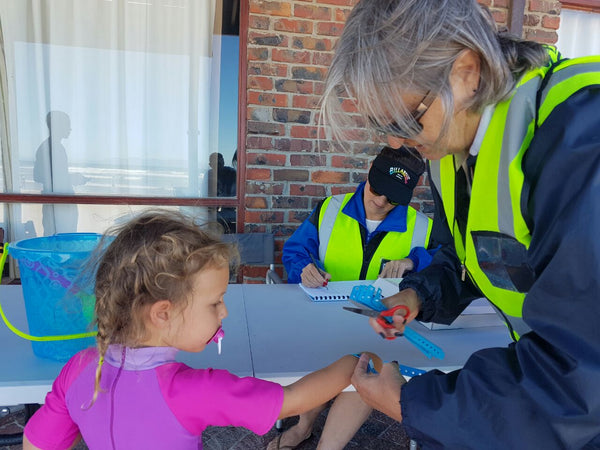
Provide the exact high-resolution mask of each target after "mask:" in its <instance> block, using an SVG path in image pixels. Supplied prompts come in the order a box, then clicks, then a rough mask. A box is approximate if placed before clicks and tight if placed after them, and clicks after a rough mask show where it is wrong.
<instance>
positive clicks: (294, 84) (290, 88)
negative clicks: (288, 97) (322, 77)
mask: <svg viewBox="0 0 600 450" xmlns="http://www.w3.org/2000/svg"><path fill="white" fill-rule="evenodd" d="M313 86H314V83H313V82H312V81H305V80H290V79H287V78H282V79H280V80H275V89H276V90H278V91H280V92H293V93H298V94H312V93H313Z"/></svg>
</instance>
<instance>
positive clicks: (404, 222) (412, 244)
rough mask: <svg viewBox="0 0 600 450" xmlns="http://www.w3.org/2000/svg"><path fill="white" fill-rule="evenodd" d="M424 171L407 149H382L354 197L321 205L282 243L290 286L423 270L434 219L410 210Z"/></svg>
mask: <svg viewBox="0 0 600 450" xmlns="http://www.w3.org/2000/svg"><path fill="white" fill-rule="evenodd" d="M424 170H425V163H424V162H423V160H422V158H421V157H420V156H418V155H417V154H416V153H414V152H412V151H411V150H410V149H408V148H400V149H392V148H390V147H385V148H383V149H382V150H381V152H380V153H379V155H378V156H377V157H376V158H375V160H374V161H373V164H372V165H371V169H370V170H369V175H368V179H367V180H366V181H365V182H363V183H361V184H360V185H359V186H358V188H357V189H356V191H355V192H354V193H348V194H340V195H334V196H331V197H327V198H326V199H324V200H323V201H321V202H320V203H319V204H318V205H317V207H316V208H315V210H314V211H313V213H312V214H311V216H310V217H309V218H308V219H307V220H305V221H304V223H303V224H302V225H301V226H300V227H299V228H298V229H297V230H296V231H295V232H294V234H293V235H292V236H291V237H290V238H289V239H288V240H287V241H286V243H285V245H284V246H283V258H282V260H283V264H284V266H285V269H286V271H287V276H288V278H287V280H288V283H300V282H302V284H304V285H305V286H307V287H317V286H323V285H326V284H327V282H328V281H329V280H332V281H343V280H370V279H375V278H377V277H378V276H380V277H387V278H398V277H402V276H403V274H404V273H405V272H410V271H419V270H421V269H422V268H424V267H426V266H427V265H428V264H429V262H430V261H431V254H430V252H428V251H427V250H426V247H427V246H428V244H429V235H430V232H431V224H432V221H431V219H429V218H428V217H427V216H425V215H424V214H422V213H420V212H418V211H416V210H415V209H414V208H412V207H411V206H409V203H410V200H411V198H412V194H413V189H414V188H415V186H416V185H417V183H418V181H419V178H420V177H421V175H422V173H423V172H424ZM316 265H319V266H320V267H317V266H316Z"/></svg>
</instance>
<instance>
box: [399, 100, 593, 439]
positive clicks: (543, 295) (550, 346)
mask: <svg viewBox="0 0 600 450" xmlns="http://www.w3.org/2000/svg"><path fill="white" fill-rule="evenodd" d="M599 110H600V89H597V88H596V89H593V88H589V89H584V90H581V91H579V92H578V93H576V94H574V95H573V96H571V97H570V98H569V99H568V100H567V101H565V102H563V103H562V104H561V105H559V106H557V107H556V108H555V109H554V111H553V112H552V113H551V115H550V116H549V117H548V118H547V119H546V121H545V122H544V124H543V125H542V126H541V127H540V128H539V130H537V132H536V135H535V136H534V138H533V140H532V143H531V145H530V148H529V150H528V151H527V154H526V158H525V159H524V161H523V170H524V174H525V181H526V184H527V186H526V187H527V189H526V190H525V196H524V198H523V205H525V206H526V208H527V213H526V215H527V217H528V221H529V223H530V226H531V227H532V241H531V244H530V247H529V251H528V258H529V264H530V266H531V267H532V268H533V269H534V271H535V274H536V279H535V281H534V284H533V286H532V287H531V289H530V290H529V292H528V294H527V296H526V298H525V303H524V306H523V319H524V320H525V322H526V323H527V324H528V325H529V326H530V327H531V329H532V331H531V332H529V333H527V334H525V335H523V336H522V337H521V339H520V340H519V341H518V342H517V343H514V344H511V345H509V346H508V347H507V348H489V349H485V350H481V351H479V352H476V353H475V354H473V355H472V356H471V357H470V358H469V360H468V361H467V362H466V364H465V365H464V368H463V369H462V370H459V371H455V372H452V373H449V374H443V373H441V372H438V371H433V372H429V373H427V374H424V375H421V376H419V377H414V378H412V379H411V380H410V381H409V382H408V383H407V384H406V385H404V386H403V388H402V395H401V405H402V413H403V420H404V425H405V427H406V430H407V432H408V434H409V436H410V437H411V438H413V439H416V440H417V441H418V442H419V443H421V444H422V446H423V448H425V449H427V448H442V447H444V448H486V449H490V448H503V449H506V448H523V449H530V448H543V449H565V448H569V449H570V448H573V449H575V448H577V449H579V448H589V449H591V448H600V388H599V387H598V383H599V382H600V331H599V330H600V328H599V325H598V324H600V294H599V293H600V276H599V274H600V240H599V239H598V230H600V131H599V130H600V114H598V111H599ZM436 257H437V255H436ZM426 270H427V269H426ZM424 272H425V271H424ZM417 275H418V274H417ZM455 293H456V292H455V291H451V294H452V295H455Z"/></svg>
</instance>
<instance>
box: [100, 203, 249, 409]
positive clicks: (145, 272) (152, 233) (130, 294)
mask: <svg viewBox="0 0 600 450" xmlns="http://www.w3.org/2000/svg"><path fill="white" fill-rule="evenodd" d="M114 235H116V236H115V237H114V240H113V241H112V242H111V243H110V245H108V247H107V248H106V250H104V251H102V254H101V255H99V256H98V257H97V259H98V260H99V261H98V263H97V272H96V285H95V295H96V306H95V313H96V314H95V316H96V325H97V326H98V335H97V337H96V343H97V347H98V353H99V355H100V361H99V364H98V368H97V370H96V381H95V387H94V397H93V399H92V404H93V403H94V401H95V400H96V398H97V396H98V392H99V389H100V377H101V372H102V362H103V360H104V355H105V353H106V350H107V348H108V346H109V345H110V344H120V345H123V346H129V347H132V346H136V345H139V343H141V342H143V341H144V340H145V339H146V337H147V335H146V333H147V330H146V329H145V326H144V316H143V311H144V310H145V309H146V307H147V306H149V305H152V304H153V303H154V302H156V301H159V300H164V299H169V300H170V301H171V302H173V303H174V304H175V305H176V306H177V307H180V308H184V307H185V306H186V304H187V300H188V298H189V295H188V294H189V293H190V292H191V290H192V277H193V276H194V275H195V274H197V273H198V272H200V271H201V270H203V269H205V268H221V267H227V266H229V267H230V268H235V267H236V266H237V262H238V260H239V254H238V251H237V249H236V247H235V246H234V245H232V244H228V243H224V242H222V241H221V240H220V239H219V237H218V236H217V235H213V234H212V233H209V232H206V231H203V230H202V229H201V228H200V227H199V226H198V225H197V224H196V223H195V222H194V220H193V219H191V218H189V217H187V216H185V215H183V214H181V213H177V212H172V211H163V210H155V211H149V212H145V213H143V214H142V215H140V216H138V217H136V218H134V219H133V220H131V221H129V222H127V223H125V224H124V225H121V226H117V227H115V228H113V229H111V230H110V231H109V232H107V234H106V235H105V238H104V239H105V241H104V242H103V243H101V244H100V245H99V248H104V247H105V246H106V240H108V239H111V236H114Z"/></svg>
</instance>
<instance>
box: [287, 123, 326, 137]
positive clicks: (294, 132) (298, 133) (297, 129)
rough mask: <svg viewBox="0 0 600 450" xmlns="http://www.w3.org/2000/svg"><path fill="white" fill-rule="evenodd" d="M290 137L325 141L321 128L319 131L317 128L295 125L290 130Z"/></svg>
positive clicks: (323, 131)
mask: <svg viewBox="0 0 600 450" xmlns="http://www.w3.org/2000/svg"><path fill="white" fill-rule="evenodd" d="M317 132H318V134H319V135H318V136H317ZM290 136H291V137H293V138H302V139H317V138H318V139H325V130H324V129H323V128H322V127H321V129H320V130H319V128H318V127H312V126H307V125H305V126H301V125H295V126H292V127H291V129H290Z"/></svg>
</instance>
